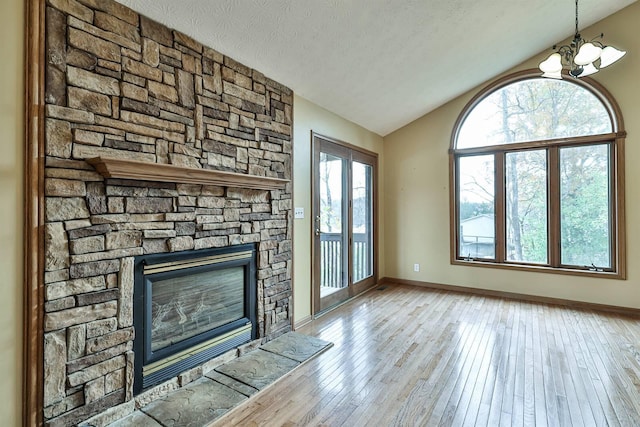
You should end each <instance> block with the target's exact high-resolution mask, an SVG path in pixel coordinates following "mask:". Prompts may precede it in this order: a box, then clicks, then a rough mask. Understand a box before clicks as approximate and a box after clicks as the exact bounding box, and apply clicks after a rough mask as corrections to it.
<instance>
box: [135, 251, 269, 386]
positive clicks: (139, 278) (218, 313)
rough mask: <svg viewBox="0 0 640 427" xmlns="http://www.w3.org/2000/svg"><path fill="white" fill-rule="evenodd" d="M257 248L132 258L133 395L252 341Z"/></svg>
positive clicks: (255, 330)
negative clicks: (133, 269) (133, 280)
mask: <svg viewBox="0 0 640 427" xmlns="http://www.w3.org/2000/svg"><path fill="white" fill-rule="evenodd" d="M255 254H256V250H255V245H253V244H248V245H238V246H229V247H225V248H218V249H209V250H206V249H204V250H200V251H187V252H178V253H176V254H152V255H143V256H140V257H136V258H135V285H134V294H133V295H134V303H133V318H134V329H135V340H134V355H135V364H134V369H135V373H134V382H133V384H134V393H135V394H138V393H140V392H141V391H142V390H143V389H146V388H149V387H151V386H154V385H156V384H159V383H161V382H162V381H165V380H167V379H170V378H172V377H175V376H177V375H179V374H180V373H182V372H184V371H186V370H188V369H191V368H193V367H195V366H197V365H199V364H202V363H203V362H206V361H208V360H210V359H212V358H214V357H216V356H219V355H221V354H223V353H225V352H227V351H229V350H231V349H233V348H236V347H238V346H240V345H242V344H246V343H248V342H250V341H251V340H253V339H255V338H256V332H257V325H256V263H255Z"/></svg>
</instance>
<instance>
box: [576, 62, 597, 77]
mask: <svg viewBox="0 0 640 427" xmlns="http://www.w3.org/2000/svg"><path fill="white" fill-rule="evenodd" d="M597 72H598V69H597V68H596V67H595V66H594V65H593V63H591V64H587V65H585V66H584V69H583V70H582V74H580V77H584V76H590V75H591V74H595V73H597Z"/></svg>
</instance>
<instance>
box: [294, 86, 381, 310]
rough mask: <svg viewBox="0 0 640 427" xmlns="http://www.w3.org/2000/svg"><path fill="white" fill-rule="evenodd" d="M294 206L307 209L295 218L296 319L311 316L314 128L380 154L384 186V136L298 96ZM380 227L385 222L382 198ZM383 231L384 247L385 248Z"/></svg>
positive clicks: (295, 104) (296, 98) (295, 122)
mask: <svg viewBox="0 0 640 427" xmlns="http://www.w3.org/2000/svg"><path fill="white" fill-rule="evenodd" d="M293 123H294V128H293V182H294V185H293V205H294V206H295V207H302V208H304V213H305V217H304V219H294V221H293V233H294V234H293V292H294V301H293V310H294V322H295V323H299V322H300V321H301V320H305V319H308V318H309V316H310V315H311V131H314V132H316V133H319V134H321V135H324V136H328V137H331V138H335V139H339V140H341V141H344V142H348V143H350V144H353V145H357V146H359V147H362V148H365V149H367V150H369V151H373V152H376V153H378V179H379V180H378V185H379V188H381V189H382V188H384V187H383V183H384V180H383V176H384V164H383V163H384V162H383V158H382V137H380V136H379V135H377V134H375V133H372V132H369V131H368V130H366V129H364V128H362V127H360V126H358V125H356V124H354V123H352V122H349V121H347V120H345V119H343V118H341V117H340V116H337V115H335V114H333V113H331V112H329V111H327V110H325V109H324V108H321V107H319V106H317V105H316V104H313V103H311V102H309V101H307V100H306V99H304V98H301V97H299V96H296V97H295V98H294V100H293ZM379 206H380V209H379V215H380V217H379V218H380V226H381V228H382V224H384V221H383V218H382V207H383V206H384V196H383V194H382V192H380V199H379ZM382 235H383V230H382V229H381V230H379V236H380V248H381V251H382V248H384V244H383V239H382ZM383 260H384V254H382V253H381V254H379V269H380V273H379V274H378V275H379V277H383V276H384V262H383Z"/></svg>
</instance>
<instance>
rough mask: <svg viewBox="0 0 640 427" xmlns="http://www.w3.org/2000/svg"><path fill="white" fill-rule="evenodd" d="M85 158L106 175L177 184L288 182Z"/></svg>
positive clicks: (268, 186)
mask: <svg viewBox="0 0 640 427" xmlns="http://www.w3.org/2000/svg"><path fill="white" fill-rule="evenodd" d="M86 161H87V163H89V164H91V165H92V166H93V167H94V168H95V169H96V171H97V172H98V173H99V174H101V175H102V176H104V177H105V178H119V179H133V180H140V181H161V182H175V183H178V184H202V185H217V186H222V187H238V188H251V189H254V190H281V189H284V188H285V186H286V185H287V183H288V182H289V180H288V179H280V178H271V177H266V176H256V175H247V174H242V173H233V172H222V171H214V170H209V169H196V168H186V167H181V166H174V165H166V164H162V163H146V162H140V161H135V160H122V159H114V158H107V157H93V158H90V159H86Z"/></svg>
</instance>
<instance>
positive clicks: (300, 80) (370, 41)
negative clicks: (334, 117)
mask: <svg viewBox="0 0 640 427" xmlns="http://www.w3.org/2000/svg"><path fill="white" fill-rule="evenodd" d="M118 1H119V2H120V3H122V4H124V5H126V6H129V7H131V8H132V9H134V10H136V11H138V12H140V13H142V14H144V15H146V16H148V17H150V18H152V19H155V20H157V21H159V22H161V23H163V24H165V25H167V26H169V27H172V28H175V29H177V30H179V31H181V32H183V33H186V34H188V35H190V36H191V37H193V38H195V39H196V40H198V41H200V42H202V43H204V44H205V45H208V46H210V47H212V48H214V49H216V50H218V51H220V52H221V53H224V54H225V55H228V56H230V57H232V58H234V59H236V60H237V61H240V62H242V63H244V64H245V65H248V66H250V67H252V68H256V69H258V70H259V71H261V72H262V73H264V74H265V75H267V76H269V77H271V78H272V79H274V80H277V81H279V82H281V83H283V84H285V85H287V86H289V87H290V88H292V89H293V90H294V91H295V92H296V93H297V94H298V95H300V96H302V97H304V98H306V99H308V100H310V101H312V102H314V103H316V104H318V105H320V106H322V107H324V108H326V109H327V110H330V111H332V112H334V113H336V114H339V115H340V116H342V117H344V118H346V119H348V120H351V121H352V122H355V123H357V124H359V125H361V126H363V127H365V128H366V129H369V130H371V131H373V132H376V133H378V134H379V135H382V136H384V135H387V134H388V133H390V132H392V131H394V130H396V129H398V128H400V127H402V126H404V125H405V124H407V123H410V122H411V121H413V120H415V119H416V118H418V117H420V116H422V115H424V114H426V113H428V112H430V111H432V110H434V109H436V108H437V107H439V106H441V105H443V104H444V103H446V102H447V101H449V100H451V99H453V98H455V97H456V96H458V95H460V94H462V93H464V92H466V91H468V90H469V89H471V88H473V87H474V86H476V85H478V84H480V83H482V82H485V81H487V80H489V79H491V78H492V77H495V76H496V75H498V74H500V73H501V72H504V71H505V70H508V69H509V68H511V67H513V66H515V65H517V64H519V63H520V62H522V61H524V60H526V59H528V58H530V57H531V56H533V55H535V54H537V53H539V52H541V51H544V50H545V49H548V48H550V47H551V46H552V45H553V44H555V43H557V42H559V41H562V40H563V39H565V38H567V37H569V36H571V35H572V34H573V29H574V18H575V16H574V14H575V3H574V1H573V0H482V1H478V0H445V1H441V0H240V1H239V0H118ZM634 1H635V0H582V1H581V2H580V27H581V28H584V27H586V26H588V25H591V24H593V23H594V22H596V21H599V20H600V19H602V18H604V17H606V16H608V15H610V14H612V13H614V12H616V11H618V10H620V9H622V8H624V7H625V6H627V5H629V4H631V3H633V2H634ZM596 35H597V34H584V36H586V37H587V38H591V37H593V36H596ZM614 43H615V41H613V40H612V44H614ZM622 48H624V46H622Z"/></svg>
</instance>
